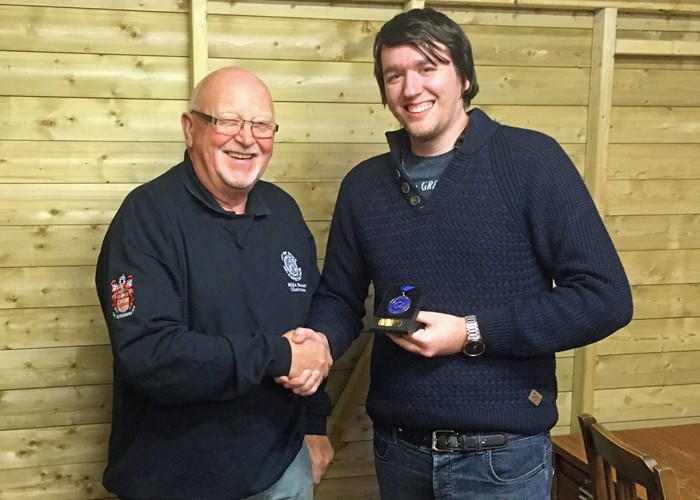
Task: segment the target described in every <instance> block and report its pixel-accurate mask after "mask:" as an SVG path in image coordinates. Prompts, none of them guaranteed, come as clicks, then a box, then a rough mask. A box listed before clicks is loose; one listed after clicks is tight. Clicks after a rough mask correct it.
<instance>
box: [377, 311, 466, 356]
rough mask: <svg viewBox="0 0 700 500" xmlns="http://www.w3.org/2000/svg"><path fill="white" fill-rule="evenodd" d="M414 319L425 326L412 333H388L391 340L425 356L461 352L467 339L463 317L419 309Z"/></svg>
mask: <svg viewBox="0 0 700 500" xmlns="http://www.w3.org/2000/svg"><path fill="white" fill-rule="evenodd" d="M416 321H417V322H419V323H424V324H425V328H421V329H420V330H417V331H416V332H415V333H414V334H412V335H397V334H388V335H389V337H390V338H391V340H393V341H394V342H396V343H397V344H398V345H399V346H401V347H402V348H404V349H406V350H407V351H409V352H412V353H414V354H420V355H421V356H425V357H426V358H432V357H433V356H447V355H448V354H457V353H458V352H462V346H463V345H464V343H465V342H466V341H467V327H466V324H465V322H464V318H463V317H461V316H452V315H451V314H444V313H438V312H432V311H420V312H419V313H418V316H417V317H416Z"/></svg>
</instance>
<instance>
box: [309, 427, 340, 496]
mask: <svg viewBox="0 0 700 500" xmlns="http://www.w3.org/2000/svg"><path fill="white" fill-rule="evenodd" d="M304 441H306V446H307V447H308V448H309V456H310V457H311V469H312V470H313V473H314V484H318V483H320V482H321V476H323V475H324V474H325V473H326V471H327V470H328V467H329V466H330V465H331V462H332V461H333V455H334V454H335V452H334V451H333V446H331V442H330V441H329V440H328V437H327V436H317V435H313V434H307V435H306V436H305V437H304Z"/></svg>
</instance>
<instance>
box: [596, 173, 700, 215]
mask: <svg viewBox="0 0 700 500" xmlns="http://www.w3.org/2000/svg"><path fill="white" fill-rule="evenodd" d="M698 207H700V180H696V179H692V180H685V179H684V180H620V181H618V180H610V181H608V212H607V213H608V215H661V214H669V215H670V214H689V215H690V214H697V213H698Z"/></svg>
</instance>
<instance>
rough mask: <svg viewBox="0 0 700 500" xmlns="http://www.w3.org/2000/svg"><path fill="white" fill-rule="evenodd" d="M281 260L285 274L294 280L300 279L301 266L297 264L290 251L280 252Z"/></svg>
mask: <svg viewBox="0 0 700 500" xmlns="http://www.w3.org/2000/svg"><path fill="white" fill-rule="evenodd" d="M282 262H284V270H285V271H286V272H287V275H288V276H289V277H290V278H291V279H293V280H294V281H299V280H300V279H301V268H300V267H299V266H298V265H297V259H296V257H294V256H293V255H292V254H291V252H282Z"/></svg>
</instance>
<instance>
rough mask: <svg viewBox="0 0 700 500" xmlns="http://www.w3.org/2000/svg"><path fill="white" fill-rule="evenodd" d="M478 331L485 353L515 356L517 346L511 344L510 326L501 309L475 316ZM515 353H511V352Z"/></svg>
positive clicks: (490, 310)
mask: <svg viewBox="0 0 700 500" xmlns="http://www.w3.org/2000/svg"><path fill="white" fill-rule="evenodd" d="M476 321H477V323H478V324H479V331H480V332H481V337H482V338H483V341H484V345H485V346H486V353H488V354H500V355H511V354H515V355H517V350H518V344H517V342H515V343H514V342H513V339H512V334H511V333H510V332H511V331H512V328H513V327H512V324H511V323H510V322H509V321H508V318H507V315H506V314H505V311H503V310H502V309H489V310H486V311H483V312H480V313H477V314H476ZM514 350H515V351H516V352H513V351H514Z"/></svg>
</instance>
